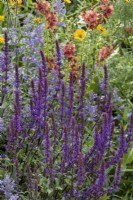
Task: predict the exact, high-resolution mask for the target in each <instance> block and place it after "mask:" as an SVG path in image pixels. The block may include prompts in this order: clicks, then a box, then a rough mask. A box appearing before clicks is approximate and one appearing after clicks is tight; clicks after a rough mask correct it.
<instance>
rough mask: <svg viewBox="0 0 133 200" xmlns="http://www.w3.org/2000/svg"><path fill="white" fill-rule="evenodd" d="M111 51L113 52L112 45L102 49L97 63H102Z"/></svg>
mask: <svg viewBox="0 0 133 200" xmlns="http://www.w3.org/2000/svg"><path fill="white" fill-rule="evenodd" d="M113 51H114V48H113V46H112V45H108V46H106V47H103V48H102V49H101V50H100V52H99V57H98V61H99V62H102V61H104V60H105V59H106V58H108V57H109V56H110V55H111V54H112V53H113Z"/></svg>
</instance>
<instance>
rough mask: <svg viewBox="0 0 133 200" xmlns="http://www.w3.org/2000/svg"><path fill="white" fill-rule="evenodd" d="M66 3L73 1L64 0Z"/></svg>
mask: <svg viewBox="0 0 133 200" xmlns="http://www.w3.org/2000/svg"><path fill="white" fill-rule="evenodd" d="M64 2H65V3H72V2H71V0H64Z"/></svg>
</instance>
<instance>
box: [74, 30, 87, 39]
mask: <svg viewBox="0 0 133 200" xmlns="http://www.w3.org/2000/svg"><path fill="white" fill-rule="evenodd" d="M85 37H86V32H85V31H84V30H83V29H78V30H76V31H75V33H74V38H75V39H77V40H80V41H83V40H84V39H85Z"/></svg>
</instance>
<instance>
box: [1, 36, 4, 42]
mask: <svg viewBox="0 0 133 200" xmlns="http://www.w3.org/2000/svg"><path fill="white" fill-rule="evenodd" d="M3 43H4V38H3V37H2V36H0V44H3Z"/></svg>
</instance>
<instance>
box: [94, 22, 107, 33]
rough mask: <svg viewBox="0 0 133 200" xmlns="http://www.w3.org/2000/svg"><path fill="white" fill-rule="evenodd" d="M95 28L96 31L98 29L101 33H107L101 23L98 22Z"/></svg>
mask: <svg viewBox="0 0 133 200" xmlns="http://www.w3.org/2000/svg"><path fill="white" fill-rule="evenodd" d="M96 29H97V30H98V31H100V32H101V33H102V34H103V35H105V34H107V30H106V28H103V27H102V26H101V24H99V25H98V26H97V27H96Z"/></svg>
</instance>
